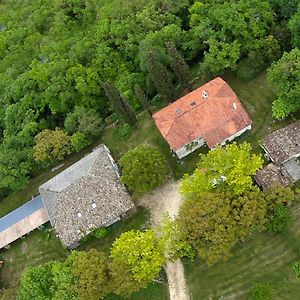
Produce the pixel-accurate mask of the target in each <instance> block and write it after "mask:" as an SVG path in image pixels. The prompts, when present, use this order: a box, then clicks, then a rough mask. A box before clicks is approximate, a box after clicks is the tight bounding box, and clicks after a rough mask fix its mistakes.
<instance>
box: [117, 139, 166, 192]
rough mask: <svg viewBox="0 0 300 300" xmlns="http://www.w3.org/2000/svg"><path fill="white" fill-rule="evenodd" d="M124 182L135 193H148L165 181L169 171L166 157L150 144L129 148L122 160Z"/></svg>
mask: <svg viewBox="0 0 300 300" xmlns="http://www.w3.org/2000/svg"><path fill="white" fill-rule="evenodd" d="M119 164H120V166H121V170H122V176H121V179H122V182H123V183H124V184H125V185H126V186H127V187H128V189H129V190H130V191H132V192H135V193H141V194H142V193H146V192H150V191H152V190H154V189H155V188H156V187H158V186H159V185H161V184H162V183H164V181H165V180H166V177H167V175H168V173H169V168H168V165H167V161H166V158H165V157H164V156H163V155H162V154H161V153H160V152H159V151H158V149H156V148H155V147H152V146H149V145H140V146H138V147H136V148H134V149H132V150H129V151H128V152H127V153H126V154H125V155H124V156H123V157H122V158H121V159H120V160H119Z"/></svg>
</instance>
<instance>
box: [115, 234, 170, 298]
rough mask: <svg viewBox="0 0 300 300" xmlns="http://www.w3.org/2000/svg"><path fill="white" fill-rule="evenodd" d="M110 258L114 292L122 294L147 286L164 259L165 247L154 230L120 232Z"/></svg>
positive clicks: (155, 275)
mask: <svg viewBox="0 0 300 300" xmlns="http://www.w3.org/2000/svg"><path fill="white" fill-rule="evenodd" d="M110 258H111V264H110V270H111V275H112V281H113V286H114V292H115V293H116V294H121V295H129V294H131V293H132V292H133V291H138V290H139V289H140V288H142V287H146V286H147V285H148V283H149V282H151V281H153V280H154V279H155V278H156V277H157V276H158V274H159V272H160V270H161V268H162V265H163V263H164V255H163V249H162V247H161V245H160V243H159V242H158V240H157V238H156V236H155V234H154V232H153V231H152V230H146V231H144V232H142V231H134V230H131V231H127V232H125V233H123V234H121V235H120V237H119V238H117V239H116V240H115V241H114V243H113V245H112V248H111V253H110Z"/></svg>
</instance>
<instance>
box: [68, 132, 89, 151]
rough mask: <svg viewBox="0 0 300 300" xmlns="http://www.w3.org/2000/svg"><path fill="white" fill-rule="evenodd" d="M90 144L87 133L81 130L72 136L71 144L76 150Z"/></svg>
mask: <svg viewBox="0 0 300 300" xmlns="http://www.w3.org/2000/svg"><path fill="white" fill-rule="evenodd" d="M89 144H90V141H89V140H88V138H87V137H86V135H85V134H84V133H82V132H80V131H77V132H75V133H74V134H73V135H72V136H71V145H72V147H73V148H74V149H75V151H76V152H79V151H80V150H81V149H83V148H85V147H87V146H88V145H89Z"/></svg>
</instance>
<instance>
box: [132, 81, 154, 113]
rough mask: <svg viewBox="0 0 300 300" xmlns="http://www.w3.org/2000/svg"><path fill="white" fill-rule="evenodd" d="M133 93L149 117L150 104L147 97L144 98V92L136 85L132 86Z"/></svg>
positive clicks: (150, 111)
mask: <svg viewBox="0 0 300 300" xmlns="http://www.w3.org/2000/svg"><path fill="white" fill-rule="evenodd" d="M134 91H135V95H136V97H137V98H138V99H139V101H140V102H141V103H142V105H143V106H144V108H145V109H146V110H147V111H148V113H149V114H150V116H152V110H151V103H150V101H149V99H148V97H147V96H146V94H145V92H144V91H143V89H142V88H141V86H140V85H139V84H136V85H135V86H134Z"/></svg>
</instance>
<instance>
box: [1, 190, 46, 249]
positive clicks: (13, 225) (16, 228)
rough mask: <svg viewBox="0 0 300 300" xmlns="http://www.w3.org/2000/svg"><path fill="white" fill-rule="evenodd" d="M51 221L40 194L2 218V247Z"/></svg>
mask: <svg viewBox="0 0 300 300" xmlns="http://www.w3.org/2000/svg"><path fill="white" fill-rule="evenodd" d="M48 221H49V217H48V214H47V212H46V209H45V206H44V203H43V200H42V198H41V196H38V197H36V198H34V199H32V200H30V201H28V202H27V203H25V204H24V205H22V206H20V207H18V208H17V209H15V210H14V211H12V212H11V213H9V214H7V215H6V216H4V217H2V218H1V219H0V249H1V248H3V247H5V246H6V245H8V244H10V243H12V242H13V241H15V240H17V239H18V238H20V237H22V236H23V235H25V234H26V233H28V232H30V231H32V230H34V229H36V228H37V227H38V226H40V225H42V224H44V223H46V222H48Z"/></svg>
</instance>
